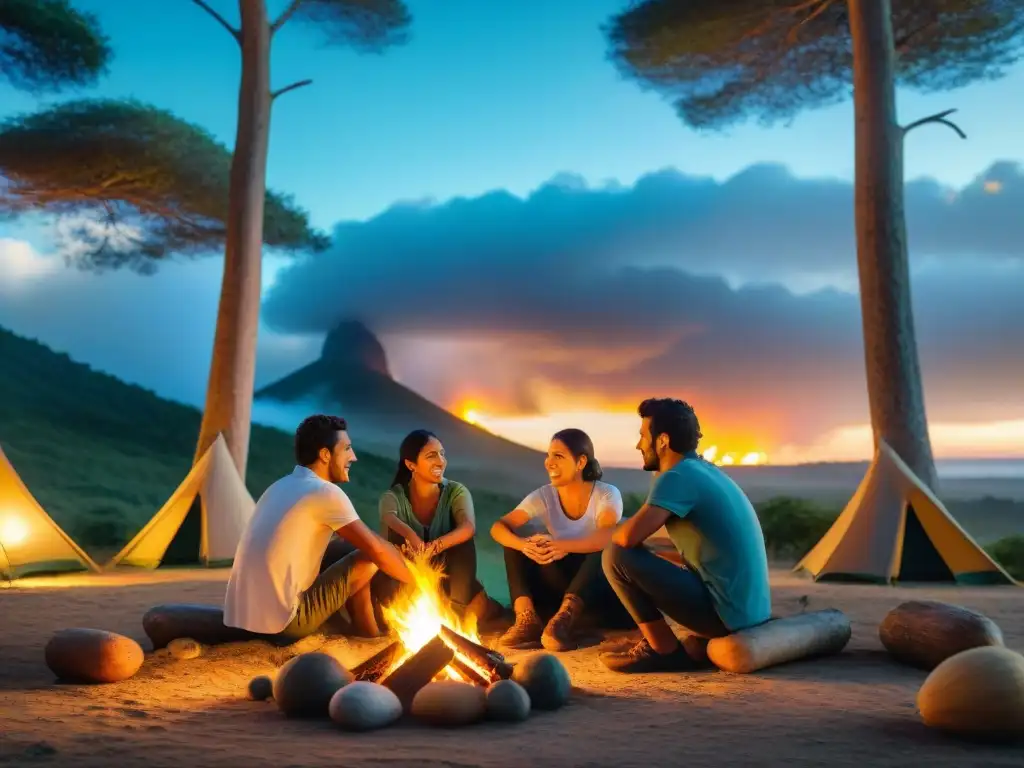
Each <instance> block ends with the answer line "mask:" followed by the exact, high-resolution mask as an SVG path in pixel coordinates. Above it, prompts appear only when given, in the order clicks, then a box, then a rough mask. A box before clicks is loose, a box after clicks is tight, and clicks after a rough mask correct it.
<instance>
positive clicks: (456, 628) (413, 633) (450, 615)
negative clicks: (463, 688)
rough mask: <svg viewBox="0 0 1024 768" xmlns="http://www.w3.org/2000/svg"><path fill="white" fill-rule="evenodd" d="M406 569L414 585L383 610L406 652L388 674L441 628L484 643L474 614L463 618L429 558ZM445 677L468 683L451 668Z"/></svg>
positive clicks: (419, 559) (412, 561) (410, 562)
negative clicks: (456, 609)
mask: <svg viewBox="0 0 1024 768" xmlns="http://www.w3.org/2000/svg"><path fill="white" fill-rule="evenodd" d="M406 566H408V568H409V570H410V572H411V573H412V576H413V583H412V584H410V585H406V587H405V588H404V589H402V590H401V591H400V592H399V594H398V595H397V596H396V597H395V599H394V601H392V602H391V603H389V604H388V605H385V606H383V607H382V611H383V613H384V618H385V619H386V620H387V623H388V624H389V625H390V627H391V630H392V632H394V633H396V634H397V635H398V639H399V640H401V641H402V646H403V650H404V653H403V654H402V655H401V656H400V657H399V658H398V659H397V660H396V661H395V662H394V664H393V665H392V667H391V669H390V670H388V673H389V674H390V672H391V671H393V670H394V669H397V668H398V667H400V666H401V665H402V664H404V663H405V661H406V660H407V659H408V658H409V657H411V656H412V655H413V654H414V653H416V652H417V651H418V650H420V649H421V648H422V647H423V646H424V645H426V644H427V643H429V642H430V641H431V640H433V639H434V637H436V636H437V634H438V633H439V632H440V631H441V627H447V628H448V629H450V630H452V631H453V632H457V633H458V634H460V635H462V636H463V637H465V638H466V639H468V640H472V641H473V642H475V643H480V635H479V634H478V633H477V626H476V616H474V615H473V614H471V613H468V614H467V615H466V616H459V615H458V614H457V613H456V612H455V611H454V610H453V609H452V607H451V604H450V602H449V601H448V600H447V599H446V598H445V595H444V591H443V588H442V582H443V580H444V573H443V572H442V571H441V570H440V569H439V568H437V567H435V566H434V565H433V564H432V563H431V562H430V559H429V558H427V557H425V556H422V555H421V556H417V557H415V558H412V559H410V560H408V561H407V562H406ZM458 655H459V659H460V660H461V661H463V662H464V663H466V664H468V665H470V666H472V667H474V668H477V667H476V665H475V664H473V662H472V660H471V659H467V658H465V657H464V656H463V655H461V654H458ZM481 672H483V670H481ZM444 674H445V675H446V676H447V677H448V678H450V679H452V680H463V679H464V678H463V676H462V675H460V674H459V672H458V670H457V669H455V668H453V667H452V666H451V665H449V666H448V667H446V668H445V670H444Z"/></svg>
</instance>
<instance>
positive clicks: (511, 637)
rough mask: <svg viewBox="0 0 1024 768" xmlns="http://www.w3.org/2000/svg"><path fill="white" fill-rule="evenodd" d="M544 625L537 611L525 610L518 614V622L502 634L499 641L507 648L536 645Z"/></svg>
mask: <svg viewBox="0 0 1024 768" xmlns="http://www.w3.org/2000/svg"><path fill="white" fill-rule="evenodd" d="M543 631H544V625H543V624H542V623H541V620H540V616H538V615H537V612H536V611H523V612H522V613H517V614H516V623H515V624H513V625H512V626H511V627H509V628H508V630H507V631H506V632H505V634H503V635H502V636H501V638H500V639H499V640H498V642H499V643H500V644H501V645H503V646H505V647H506V648H528V647H535V646H536V645H537V643H538V642H539V641H540V635H541V632H543Z"/></svg>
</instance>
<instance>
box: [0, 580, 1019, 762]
mask: <svg viewBox="0 0 1024 768" xmlns="http://www.w3.org/2000/svg"><path fill="white" fill-rule="evenodd" d="M225 578H226V573H225V572H223V571H219V572H218V571H213V572H209V571H207V572H196V571H184V572H183V571H168V572H164V573H160V574H155V575H148V576H145V577H140V576H137V575H131V576H121V575H117V574H114V575H108V576H98V577H77V578H74V579H73V580H70V581H60V580H47V581H42V580H36V581H35V585H34V586H32V587H31V588H28V587H23V586H14V587H11V588H8V589H4V590H2V591H0V765H12V766H14V765H16V766H28V765H53V766H57V765H66V766H76V768H90V767H91V766H97V767H100V766H102V767H104V768H106V767H107V766H132V765H145V766H147V767H148V768H161V767H162V766H175V767H179V766H211V767H212V766H232V765H243V766H247V768H248V767H250V766H273V767H274V768H286V767H287V766H356V765H367V766H388V765H410V766H413V765H415V766H432V765H437V766H509V767H510V768H511V767H512V766H517V765H521V764H524V765H528V764H529V763H533V764H534V765H537V766H559V767H560V768H565V767H567V766H623V767H624V766H643V767H644V768H647V767H648V766H659V765H664V766H669V765H688V766H697V765H699V766H712V765H714V766H727V765H743V766H756V765H771V766H778V765H786V766H801V765H806V766H821V765H826V764H827V765H830V766H837V765H850V766H854V765H858V764H864V765H871V766H890V765H891V766H905V765H930V766H958V767H961V766H974V765H977V766H982V765H984V766H1018V767H1019V766H1021V765H1024V746H1015V747H985V746H978V745H974V744H965V743H961V742H958V741H954V740H952V739H950V738H948V737H944V736H942V735H940V734H938V733H935V732H932V731H930V730H929V729H927V728H926V727H925V726H923V725H922V724H921V723H920V720H919V717H918V716H917V714H916V711H915V706H914V699H915V695H916V692H917V690H918V688H919V687H920V685H921V683H922V682H923V680H924V678H925V673H923V672H919V671H916V670H913V669H908V668H905V667H902V666H899V665H897V664H895V663H894V662H892V661H890V660H889V659H888V658H887V657H886V655H885V653H884V651H883V650H882V648H881V645H880V644H879V642H878V636H877V625H878V622H879V621H880V620H881V619H882V617H883V616H884V615H885V613H886V611H888V610H889V609H890V608H892V607H894V606H896V605H897V604H898V603H900V602H901V601H903V600H905V599H909V598H910V597H912V596H913V597H916V596H925V595H926V596H928V597H931V598H935V599H940V600H947V601H950V602H956V603H959V604H962V605H967V606H969V607H972V608H974V609H976V610H980V611H983V612H984V613H986V614H987V615H989V616H991V617H992V618H993V619H995V620H996V621H997V622H998V623H999V624H1000V625H1001V627H1002V629H1003V632H1004V635H1005V638H1006V643H1007V645H1008V646H1010V647H1011V648H1014V649H1017V650H1021V649H1022V648H1024V610H1022V608H1024V590H1021V589H1019V588H1013V587H1001V588H988V589H956V588H950V589H928V590H923V589H914V588H895V589H892V588H883V587H861V586H823V585H815V584H812V583H810V582H808V581H804V580H802V579H797V578H795V577H792V576H790V575H789V574H788V573H784V572H779V573H776V574H774V579H773V584H774V594H775V600H776V611H777V612H778V613H793V612H797V611H799V610H800V608H799V603H798V600H799V599H800V597H801V596H804V595H806V596H808V600H809V604H808V607H809V609H811V610H814V609H819V608H826V607H838V608H841V609H842V610H844V611H846V612H847V614H848V615H849V616H850V618H851V620H852V622H853V626H854V633H853V639H852V641H851V643H850V645H849V646H848V648H847V650H846V651H845V652H844V653H843V654H841V655H839V656H836V657H833V658H828V659H821V660H815V661H805V662H798V663H794V664H790V665H787V666H782V667H777V668H775V669H772V670H769V671H766V672H762V673H757V674H753V675H747V676H738V675H730V674H727V673H724V672H720V671H714V672H701V673H694V674H675V675H666V674H663V675H649V676H623V675H617V674H614V673H612V672H609V671H607V670H605V669H604V667H602V666H601V664H600V662H599V661H598V659H597V650H596V648H589V649H582V650H580V651H576V652H572V653H567V654H563V656H562V657H563V659H564V661H565V664H566V665H567V667H568V668H569V670H570V672H571V674H572V676H573V682H574V684H575V686H576V691H575V693H574V696H573V699H572V701H571V702H570V704H569V705H567V706H566V707H565V708H563V709H562V710H560V711H558V712H554V713H546V714H540V713H537V714H534V715H533V716H532V717H531V719H530V720H528V721H527V722H526V723H523V724H518V725H496V724H481V725H477V726H473V727H471V728H468V729H464V730H452V731H444V730H436V729H430V728H427V727H423V726H419V725H416V724H413V723H410V724H406V723H401V724H398V725H396V726H394V727H392V728H390V729H387V730H384V731H379V732H376V733H370V734H348V733H345V732H342V731H340V730H338V729H336V728H335V727H333V726H332V724H331V723H330V722H329V721H324V722H301V721H291V720H286V719H285V718H284V717H283V716H282V715H281V714H280V713H279V711H278V710H277V708H276V706H275V705H274V704H273V703H272V702H261V703H257V702H251V701H248V700H246V698H245V689H246V684H247V683H248V681H249V679H250V678H251V677H253V676H255V675H257V674H261V673H265V672H268V671H271V670H272V669H274V668H275V667H276V666H278V665H280V664H281V663H283V662H284V661H285V660H286V658H287V656H288V655H289V651H282V650H280V649H279V650H276V651H271V650H270V649H269V648H267V647H265V646H261V645H259V644H239V645H234V646H225V647H221V648H212V649H207V650H206V652H205V653H204V655H203V656H202V657H200V658H198V659H195V660H191V661H176V660H173V659H171V658H170V657H169V656H167V655H166V652H164V653H158V654H152V653H149V648H150V646H149V643H148V640H147V639H146V637H145V635H144V633H143V632H142V627H141V617H142V615H143V613H144V612H145V611H146V610H147V609H148V608H150V607H151V606H153V605H156V604H159V603H163V602H204V603H217V602H219V601H220V599H221V597H222V595H223V589H224V580H225ZM68 626H92V627H100V628H104V629H109V630H113V631H117V632H121V633H124V634H126V635H129V636H131V637H134V638H136V639H137V640H139V641H140V642H142V644H143V647H144V648H146V650H147V658H146V662H145V664H144V665H143V668H142V669H141V670H140V671H139V673H138V674H137V675H136V676H135V677H134V678H133V679H131V680H128V681H125V682H123V683H117V684H114V685H106V686H74V685H56V684H55V683H54V680H53V677H52V675H51V674H50V673H49V671H48V670H47V669H46V667H45V666H44V664H43V646H44V645H45V643H46V641H47V639H48V638H49V636H50V633H52V632H53V631H54V630H57V629H60V628H62V627H68ZM622 641H623V638H622V637H619V638H610V639H609V640H608V641H607V642H620V643H621V642H622ZM321 643H326V646H327V647H328V648H329V649H331V650H332V652H335V653H337V654H339V655H340V656H341V657H342V658H343V659H345V660H348V662H349V663H351V664H355V663H357V662H358V661H361V660H362V659H364V658H366V657H367V656H369V655H371V654H372V653H373V652H374V651H375V650H377V649H378V648H380V647H381V646H382V645H383V643H381V642H380V641H348V640H345V639H330V640H325V639H324V638H321V637H318V638H312V639H311V641H310V642H307V643H305V644H304V645H303V647H302V648H301V650H310V649H312V648H314V647H316V646H317V645H318V644H321ZM294 652H295V651H294V650H293V651H291V653H294ZM510 658H513V659H514V658H515V657H514V655H511V656H510Z"/></svg>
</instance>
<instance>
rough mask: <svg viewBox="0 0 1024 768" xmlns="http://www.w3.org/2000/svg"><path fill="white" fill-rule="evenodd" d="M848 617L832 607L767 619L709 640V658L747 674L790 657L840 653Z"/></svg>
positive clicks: (729, 669) (847, 630)
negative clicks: (762, 622) (753, 625)
mask: <svg viewBox="0 0 1024 768" xmlns="http://www.w3.org/2000/svg"><path fill="white" fill-rule="evenodd" d="M851 634H852V630H851V628H850V620H849V619H848V618H847V617H846V615H845V614H844V613H843V612H842V611H840V610H837V609H835V608H828V609H826V610H823V611H811V612H808V613H801V614H797V615H795V616H787V617H785V618H781V619H769V620H768V621H766V622H765V623H764V624H759V625H757V626H756V627H750V628H749V629H744V630H740V631H739V632H734V633H733V634H731V635H727V636H726V637H717V638H715V639H713V640H711V641H710V642H709V643H708V651H707V652H708V659H710V660H711V662H712V663H713V664H714V665H715V666H716V667H718V668H719V669H723V670H725V671H726V672H736V673H739V674H747V673H750V672H756V671H757V670H759V669H765V668H766V667H774V666H777V665H779V664H785V663H786V662H789V661H797V660H798V659H806V658H811V657H818V656H826V655H830V654H835V653H839V652H840V651H842V650H843V648H845V647H846V644H847V643H848V642H850V635H851Z"/></svg>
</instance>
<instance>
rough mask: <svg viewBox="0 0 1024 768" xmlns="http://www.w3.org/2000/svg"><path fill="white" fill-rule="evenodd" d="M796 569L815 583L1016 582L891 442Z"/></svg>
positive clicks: (881, 448) (882, 446) (881, 449)
mask: <svg viewBox="0 0 1024 768" xmlns="http://www.w3.org/2000/svg"><path fill="white" fill-rule="evenodd" d="M794 570H805V571H807V572H809V573H810V574H811V575H812V576H813V577H814V579H815V581H823V580H828V581H870V582H882V583H893V582H897V581H899V582H935V581H938V582H956V583H960V584H1013V583H1015V582H1014V581H1013V579H1012V578H1011V577H1010V576H1009V574H1007V573H1006V571H1004V570H1003V569H1002V568H1001V567H1000V566H999V564H998V563H996V562H995V561H994V560H993V559H992V558H991V557H989V556H988V554H987V553H986V552H985V550H983V549H982V548H981V547H980V546H978V544H977V543H975V541H974V540H973V539H972V538H971V537H970V535H968V534H967V532H966V531H964V529H963V528H961V527H960V526H959V524H957V522H956V520H954V519H953V517H952V516H951V515H950V514H949V512H948V511H946V508H945V507H944V506H943V505H942V502H941V501H939V500H938V499H937V498H936V497H935V495H934V494H933V493H932V492H931V491H930V490H928V488H927V487H925V486H924V485H922V484H921V482H920V481H919V480H918V479H917V478H916V477H915V475H914V474H913V472H911V470H910V469H909V468H908V467H907V465H906V464H904V463H903V461H902V460H901V459H900V457H899V456H897V455H896V452H895V451H893V450H892V448H890V447H889V446H888V445H887V444H886V443H885V442H884V441H879V445H878V449H877V451H876V453H875V460H874V461H873V462H872V464H871V467H870V468H869V469H868V473H867V474H866V475H865V476H864V479H863V480H862V481H861V484H860V486H859V487H858V488H857V492H856V493H855V494H854V496H853V498H852V499H851V500H850V502H849V504H847V505H846V509H844V510H843V512H842V514H841V515H839V518H838V519H837V520H836V521H835V523H833V525H832V527H831V528H829V530H828V532H827V533H826V534H825V535H824V536H822V537H821V540H820V541H818V543H817V544H816V545H815V546H814V548H813V549H811V551H810V552H808V553H807V554H806V555H805V556H804V558H803V559H802V560H801V561H800V562H799V563H797V565H796V567H795V568H794Z"/></svg>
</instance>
